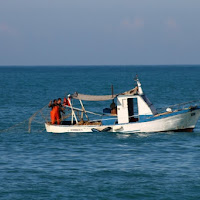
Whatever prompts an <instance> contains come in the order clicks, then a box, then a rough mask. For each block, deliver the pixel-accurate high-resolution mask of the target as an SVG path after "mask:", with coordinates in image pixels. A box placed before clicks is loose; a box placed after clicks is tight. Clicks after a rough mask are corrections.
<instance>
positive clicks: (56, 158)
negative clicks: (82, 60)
mask: <svg viewBox="0 0 200 200" xmlns="http://www.w3.org/2000/svg"><path fill="white" fill-rule="evenodd" d="M136 74H138V75H139V78H140V81H141V83H142V86H143V89H144V92H145V93H146V94H147V96H148V97H149V99H150V100H151V101H152V102H153V103H154V105H155V106H156V107H157V108H160V107H163V106H168V105H173V104H177V103H181V102H187V101H191V100H197V99H200V66H157V67H154V66H146V67H145V66H85V67H79V66H77V67H75V66H73V67H64V66H62V67H58V66H55V67H26V66H24V67H0V94H1V95H0V130H4V129H7V128H9V127H12V126H13V125H16V126H14V127H13V128H12V129H10V130H7V131H6V130H5V131H1V132H0V199H1V200H4V199H5V200H16V199H18V200H27V199H29V200H32V199H37V200H39V199H48V200H49V199H57V200H60V199H70V200H71V199H72V200H79V199H80V200H90V199H91V200H94V199H102V200H107V199H110V200H116V199H120V200H121V199H123V200H126V199H131V200H132V199H139V200H140V199H151V200H160V199H162V200H172V199H173V200H177V199H181V200H190V199H191V200H193V199H197V200H199V199H200V121H199V122H198V124H197V127H196V129H195V130H194V132H193V133H186V132H183V133H171V132H170V133H159V134H158V133H151V134H145V133H143V134H134V133H133V134H117V133H66V134H53V133H46V132H45V131H44V125H43V121H42V118H41V119H40V118H36V119H35V124H33V127H32V132H31V133H28V132H27V130H28V123H27V121H24V120H26V119H28V118H29V117H30V116H31V115H33V114H34V113H35V112H36V111H37V110H39V109H40V108H42V107H43V106H45V105H46V104H48V102H49V101H50V100H52V99H55V98H58V97H61V98H63V97H64V95H65V94H68V93H71V94H72V93H74V92H76V91H78V92H80V93H86V94H97V95H98V94H110V93H111V85H114V92H115V93H119V92H123V91H126V90H129V89H131V88H133V87H134V80H133V79H134V77H135V75H136ZM104 103H105V104H106V105H105V107H107V106H108V105H109V104H110V102H104ZM90 105H91V104H90ZM88 106H89V104H87V103H86V107H88ZM101 106H102V103H98V102H93V103H92V107H93V109H90V110H93V111H94V110H95V111H99V112H100V111H101V109H102V107H101ZM47 113H49V110H48V109H47ZM23 121H24V122H23ZM20 122H21V124H19V123H20Z"/></svg>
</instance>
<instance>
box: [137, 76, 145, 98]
mask: <svg viewBox="0 0 200 200" xmlns="http://www.w3.org/2000/svg"><path fill="white" fill-rule="evenodd" d="M135 81H136V83H137V86H138V94H139V95H143V94H144V93H143V90H142V85H141V83H140V81H139V78H138V75H137V74H136V77H135Z"/></svg>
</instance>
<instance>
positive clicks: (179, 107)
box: [157, 99, 200, 114]
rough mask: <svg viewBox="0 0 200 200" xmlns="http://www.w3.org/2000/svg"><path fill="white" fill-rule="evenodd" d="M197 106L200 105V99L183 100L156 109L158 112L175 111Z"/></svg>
mask: <svg viewBox="0 0 200 200" xmlns="http://www.w3.org/2000/svg"><path fill="white" fill-rule="evenodd" d="M197 106H200V99H199V100H194V101H188V102H184V103H180V104H174V105H170V106H167V107H163V108H158V109H157V111H158V114H161V113H164V112H177V111H181V110H185V109H188V108H193V107H197Z"/></svg>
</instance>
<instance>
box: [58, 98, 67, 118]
mask: <svg viewBox="0 0 200 200" xmlns="http://www.w3.org/2000/svg"><path fill="white" fill-rule="evenodd" d="M61 102H62V99H61V98H58V101H57V105H58V107H59V110H58V115H59V119H60V121H61V112H62V113H63V114H65V112H64V110H65V108H64V107H63V105H62V104H61Z"/></svg>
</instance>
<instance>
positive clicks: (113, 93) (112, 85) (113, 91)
mask: <svg viewBox="0 0 200 200" xmlns="http://www.w3.org/2000/svg"><path fill="white" fill-rule="evenodd" d="M111 90H112V98H113V95H114V89H113V85H111Z"/></svg>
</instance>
